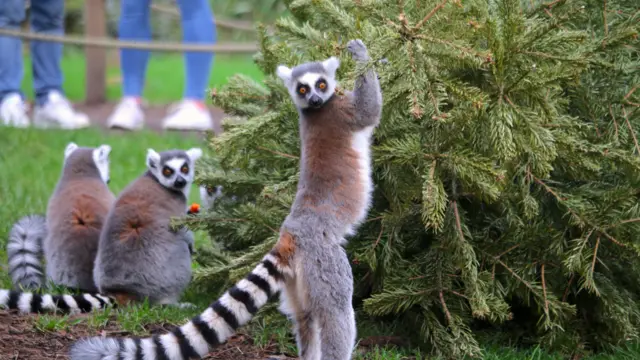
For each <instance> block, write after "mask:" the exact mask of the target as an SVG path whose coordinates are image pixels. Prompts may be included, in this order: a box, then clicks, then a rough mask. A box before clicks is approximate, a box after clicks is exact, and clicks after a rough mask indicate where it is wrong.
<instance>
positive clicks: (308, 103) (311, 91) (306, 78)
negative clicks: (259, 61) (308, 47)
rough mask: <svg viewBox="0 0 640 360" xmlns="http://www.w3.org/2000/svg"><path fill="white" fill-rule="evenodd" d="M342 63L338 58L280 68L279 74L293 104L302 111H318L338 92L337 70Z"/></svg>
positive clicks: (281, 66)
mask: <svg viewBox="0 0 640 360" xmlns="http://www.w3.org/2000/svg"><path fill="white" fill-rule="evenodd" d="M339 66H340V61H339V60H338V58H336V57H330V58H329V59H327V60H325V61H322V62H319V61H316V62H310V63H305V64H301V65H298V66H296V67H294V68H293V69H290V68H288V67H286V66H284V65H280V66H278V69H277V71H276V72H277V74H278V77H280V79H282V82H283V83H284V85H285V86H286V87H287V89H288V90H289V94H291V98H292V99H293V102H294V103H295V104H296V106H298V107H299V108H301V109H318V108H320V107H322V105H324V104H325V103H326V102H327V100H329V99H330V98H331V96H332V95H333V93H334V92H335V90H336V70H337V69H338V67H339Z"/></svg>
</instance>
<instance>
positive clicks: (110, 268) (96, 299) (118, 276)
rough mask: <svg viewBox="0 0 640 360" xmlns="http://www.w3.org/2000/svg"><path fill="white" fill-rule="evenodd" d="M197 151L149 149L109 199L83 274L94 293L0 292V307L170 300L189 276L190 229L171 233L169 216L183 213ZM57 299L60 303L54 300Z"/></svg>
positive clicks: (81, 307)
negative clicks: (140, 168) (137, 170)
mask: <svg viewBox="0 0 640 360" xmlns="http://www.w3.org/2000/svg"><path fill="white" fill-rule="evenodd" d="M201 154H202V151H201V150H200V149H197V148H194V149H190V150H188V151H182V150H170V151H165V152H161V153H157V152H155V151H154V150H151V149H149V150H148V154H147V171H146V172H145V173H144V174H143V175H142V176H140V177H138V178H137V179H136V180H134V181H133V182H132V183H131V184H129V185H128V186H127V187H126V188H125V189H124V190H123V191H122V192H121V193H120V195H119V196H118V198H117V199H115V202H114V203H113V205H112V206H111V209H110V210H109V212H108V214H107V215H106V218H105V220H104V225H103V226H102V231H101V232H100V236H99V246H98V251H97V254H95V255H94V256H93V257H92V259H93V258H95V264H94V266H93V268H92V269H90V270H88V275H89V276H90V277H91V278H92V281H95V285H96V287H97V288H98V289H99V293H98V294H81V295H76V296H70V295H61V296H53V297H52V296H51V295H45V296H42V297H40V296H39V295H37V294H31V293H23V292H17V291H11V292H10V291H8V290H0V307H8V308H10V309H20V310H21V311H22V312H42V311H60V312H68V311H70V312H90V311H93V310H96V309H100V308H103V307H105V306H107V305H124V304H127V303H129V302H131V301H134V302H135V301H142V300H144V299H145V298H147V299H149V300H150V302H151V303H152V304H176V303H177V300H178V298H179V296H180V295H181V293H182V291H183V290H184V289H185V288H186V287H187V285H188V284H189V281H190V280H191V250H192V246H193V233H192V232H191V231H189V230H187V229H186V228H180V229H178V230H176V231H172V230H171V228H170V226H169V225H170V222H171V218H172V217H181V216H185V215H186V211H187V206H186V204H187V202H186V201H187V197H188V195H189V189H190V186H191V184H192V182H193V176H194V162H195V160H196V159H198V158H199V157H200V156H201ZM60 299H63V300H64V301H62V302H61V301H59V300H60Z"/></svg>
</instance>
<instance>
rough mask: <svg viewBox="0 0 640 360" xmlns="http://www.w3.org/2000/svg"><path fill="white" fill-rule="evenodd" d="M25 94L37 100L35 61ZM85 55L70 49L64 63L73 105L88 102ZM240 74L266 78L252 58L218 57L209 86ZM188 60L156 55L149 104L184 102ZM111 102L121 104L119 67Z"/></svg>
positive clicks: (113, 72)
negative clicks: (34, 96) (183, 95)
mask: <svg viewBox="0 0 640 360" xmlns="http://www.w3.org/2000/svg"><path fill="white" fill-rule="evenodd" d="M24 69H25V71H24V77H23V81H22V91H23V92H24V94H25V95H26V96H27V98H28V99H30V100H32V99H33V76H32V75H33V73H32V71H31V59H30V58H29V56H28V54H27V56H25V63H24ZM85 69H86V61H85V56H84V53H83V52H81V51H78V50H75V49H68V50H66V51H65V55H64V58H63V61H62V70H63V74H64V85H63V88H64V91H65V93H66V94H67V96H68V97H69V99H71V100H73V101H82V100H84V94H85V86H86V85H85ZM236 73H243V74H246V75H249V76H251V77H253V78H255V79H261V78H262V77H263V75H262V72H261V71H260V69H258V67H257V66H256V65H255V64H254V63H253V60H252V58H251V56H250V55H229V54H220V55H216V56H215V57H214V60H213V68H212V70H211V75H210V76H209V82H208V86H210V87H218V86H220V85H223V84H225V83H226V82H227V78H228V77H229V76H231V75H233V74H236ZM184 74H185V70H184V58H183V57H182V56H181V55H179V54H173V53H152V54H151V58H150V59H149V64H148V67H147V78H146V83H145V88H144V94H143V96H144V98H145V99H146V100H147V101H149V103H152V104H154V103H160V104H166V103H172V102H175V101H178V100H180V99H181V98H182V94H183V89H184ZM106 94H107V99H108V100H113V101H117V100H118V99H119V98H120V96H121V94H122V85H121V71H120V67H119V65H118V64H117V63H115V64H111V65H110V66H109V67H108V69H107V90H106Z"/></svg>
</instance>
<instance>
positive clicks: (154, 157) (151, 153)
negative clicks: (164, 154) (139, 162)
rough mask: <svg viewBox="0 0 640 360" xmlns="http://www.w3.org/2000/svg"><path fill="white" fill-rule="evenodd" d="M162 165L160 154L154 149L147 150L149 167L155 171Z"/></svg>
mask: <svg viewBox="0 0 640 360" xmlns="http://www.w3.org/2000/svg"><path fill="white" fill-rule="evenodd" d="M159 163H160V154H158V153H157V152H156V151H155V150H153V149H147V166H148V167H150V168H152V169H155V168H157V167H158V164H159Z"/></svg>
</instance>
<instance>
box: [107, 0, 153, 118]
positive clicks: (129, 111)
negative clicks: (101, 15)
mask: <svg viewBox="0 0 640 360" xmlns="http://www.w3.org/2000/svg"><path fill="white" fill-rule="evenodd" d="M149 5H150V0H121V1H120V21H119V25H118V36H119V38H120V39H121V40H142V41H149V40H151V20H150V14H149V11H150V9H149ZM148 62H149V51H147V50H134V49H121V50H120V69H121V70H122V100H121V101H120V104H119V105H118V106H117V107H116V109H115V110H114V112H113V114H111V116H110V117H109V119H108V120H107V124H108V126H109V127H112V128H122V129H128V130H137V129H140V128H142V126H143V125H144V113H143V112H142V108H141V102H142V100H141V99H142V92H143V90H144V80H145V75H146V72H147V64H148Z"/></svg>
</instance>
